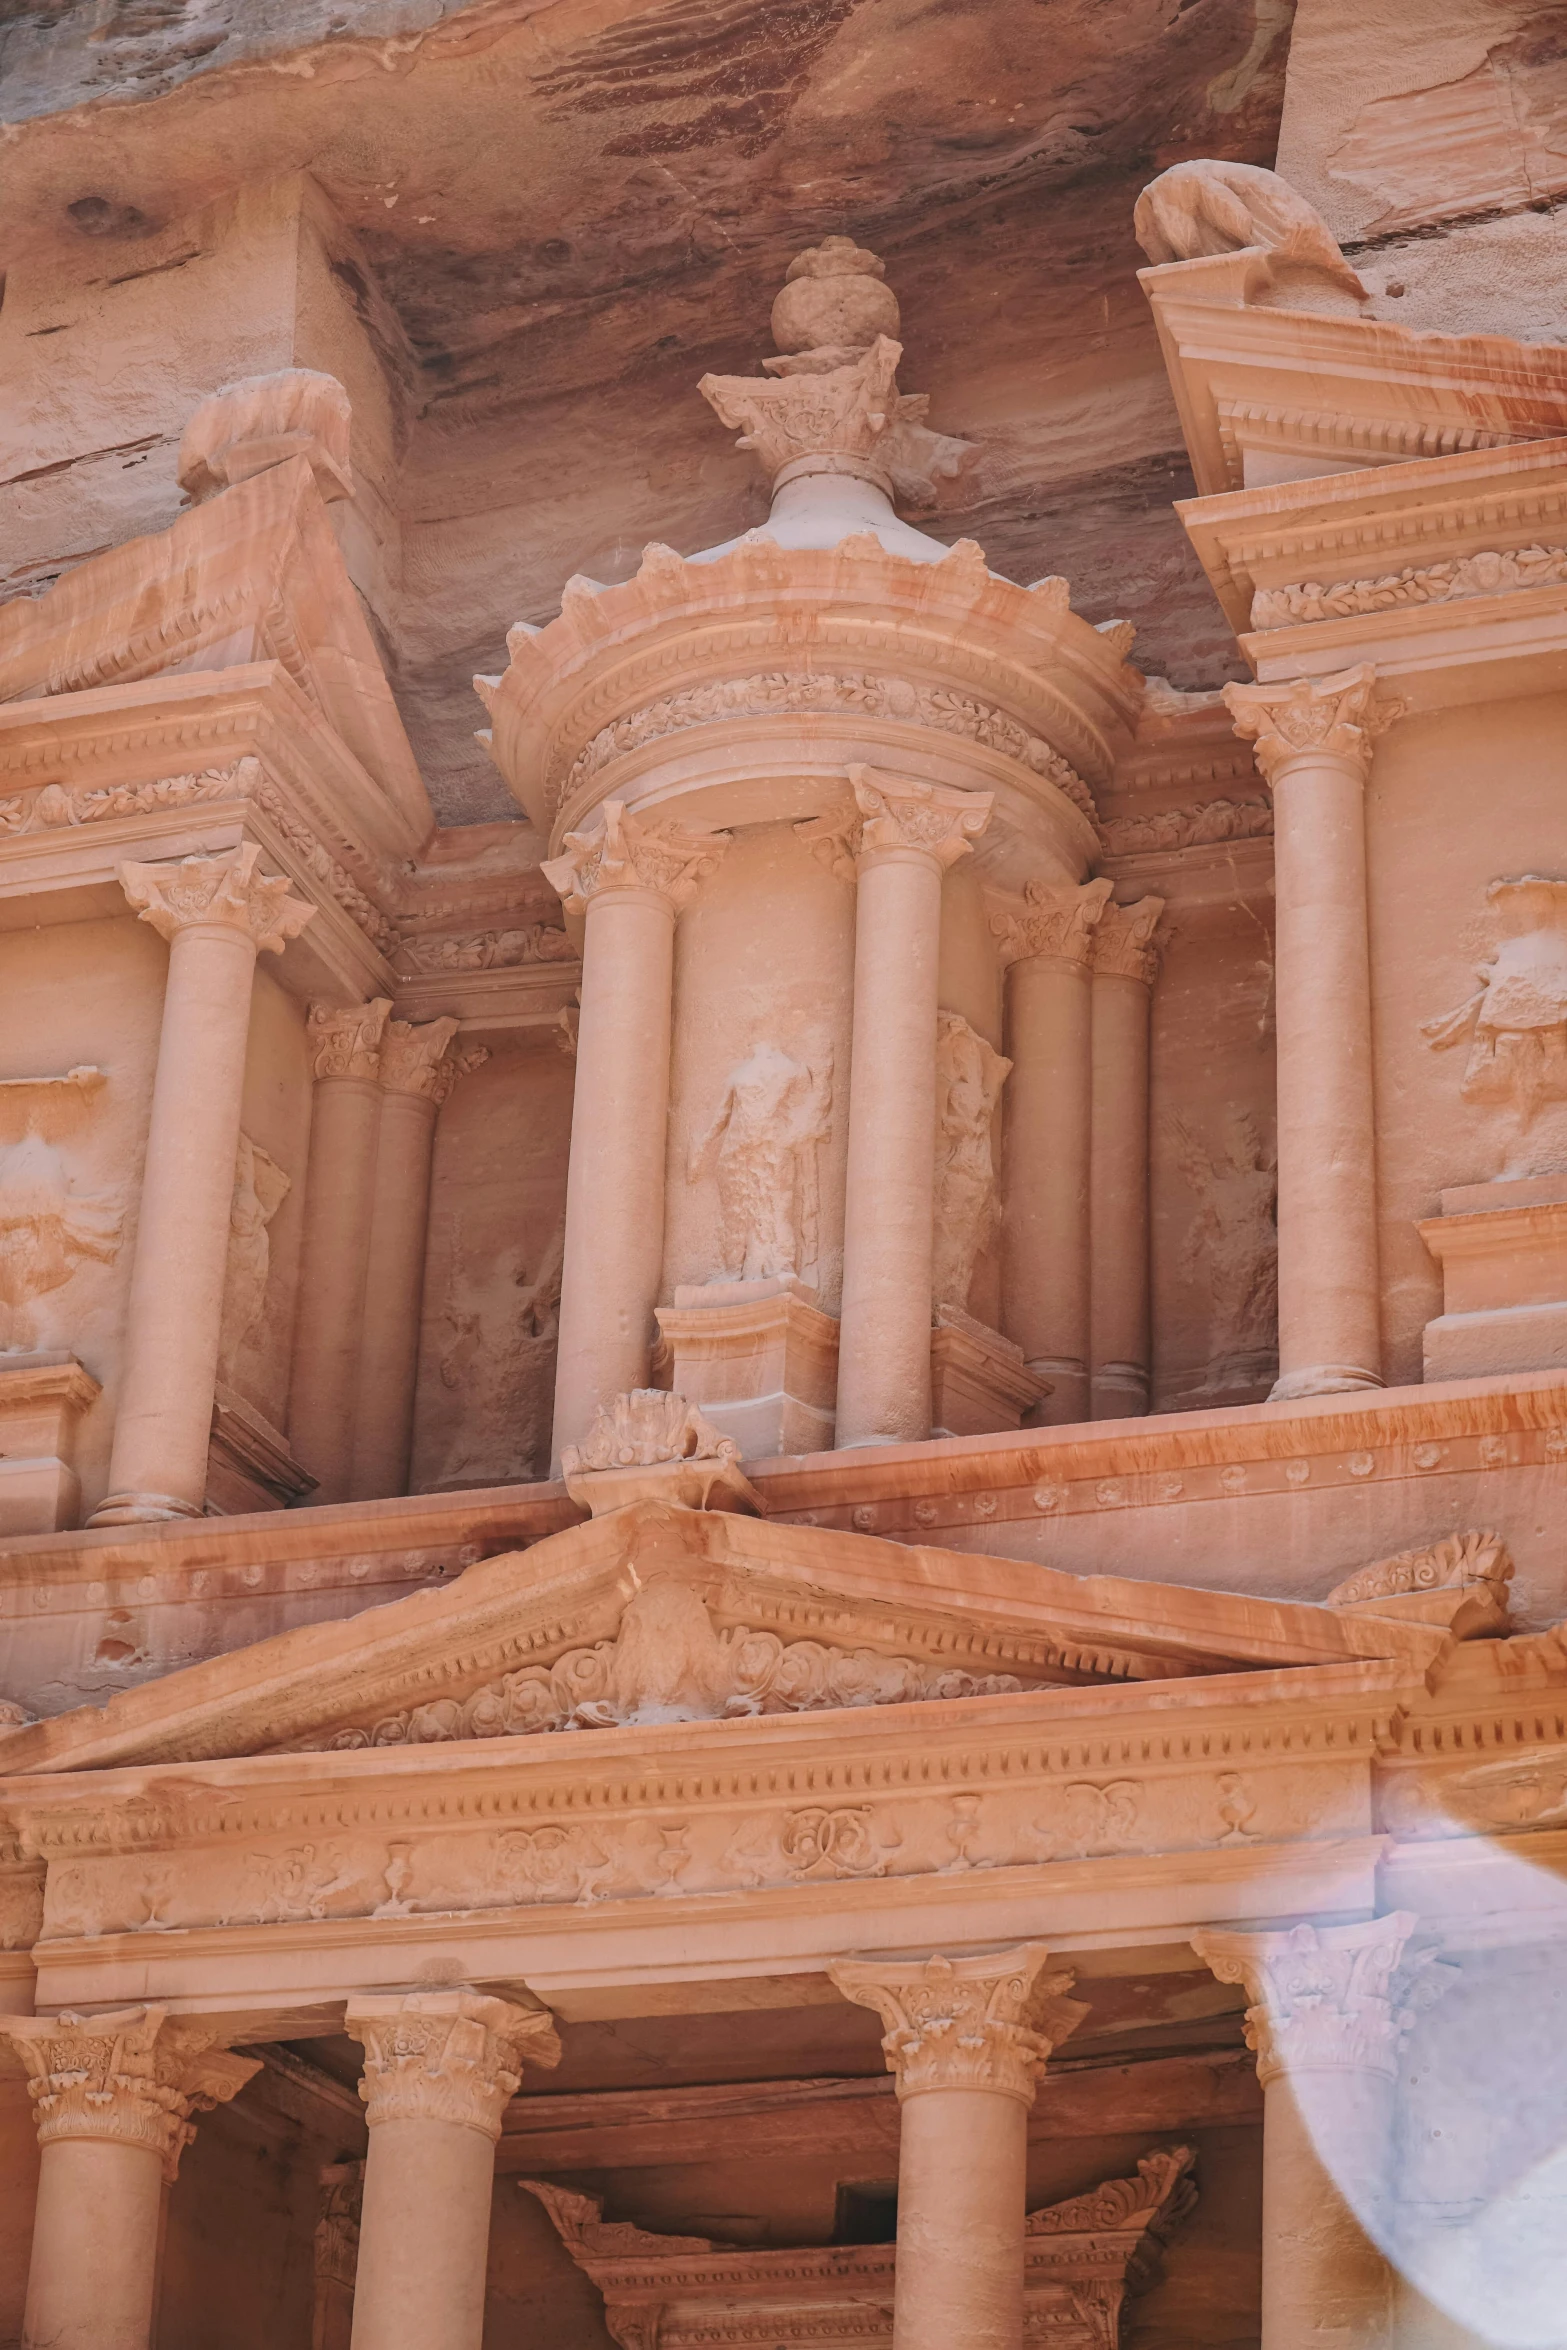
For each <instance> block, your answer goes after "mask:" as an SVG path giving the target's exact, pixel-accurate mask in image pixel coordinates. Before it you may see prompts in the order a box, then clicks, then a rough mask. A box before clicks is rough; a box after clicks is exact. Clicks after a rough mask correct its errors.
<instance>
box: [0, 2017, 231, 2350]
mask: <svg viewBox="0 0 1567 2350" xmlns="http://www.w3.org/2000/svg"><path fill="white" fill-rule="evenodd" d="M0 2036H3V2037H4V2038H5V2039H7V2040H9V2042H10V2043H11V2046H12V2049H13V2050H14V2052H15V2053H16V2055H17V2056H19V2057H20V2059H21V2061H22V2063H23V2064H24V2065H25V2066H26V2068H27V2076H28V2088H29V2091H30V2093H31V2096H32V2100H33V2113H34V2118H35V2119H36V2121H37V2124H38V2141H39V2145H40V2147H41V2149H42V2159H41V2162H40V2165H39V2172H38V2204H37V2211H36V2215H35V2217H34V2220H33V2248H32V2259H31V2263H30V2265H29V2268H28V2272H27V2308H26V2315H25V2317H24V2319H23V2322H22V2340H23V2342H24V2343H25V2344H26V2345H27V2346H28V2350H146V2345H147V2342H148V2340H149V2338H150V2334H151V2328H152V2305H153V2288H154V2283H155V2278H156V2272H157V2260H158V2230H159V2222H160V2217H161V2211H162V2202H163V2186H164V2182H165V2180H169V2179H172V2178H173V2177H174V2174H175V2171H176V2170H177V2168H178V2167H179V2159H180V2154H181V2152H182V2151H183V2149H184V2148H185V2147H186V2146H187V2145H188V2144H189V2143H190V2141H191V2139H192V2138H193V2137H194V2136H195V2134H196V2132H195V2126H194V2124H193V2122H192V2120H191V2115H192V2114H193V2113H210V2112H211V2111H212V2108H213V2107H214V2106H216V2105H222V2104H225V2103H226V2102H227V2100H228V2099H229V2098H230V2097H232V2096H233V2095H234V2094H235V2093H236V2091H237V2090H239V2089H242V2088H243V2087H244V2085H245V2083H246V2082H247V2081H248V2080H249V2079H250V2077H251V2075H252V2073H254V2072H257V2071H258V2070H259V2069H260V2067H259V2064H258V2063H257V2061H256V2060H255V2059H254V2058H251V2057H246V2056H235V2055H233V2054H232V2053H231V2052H230V2051H229V2050H228V2049H226V2048H221V2047H218V2046H217V2045H215V2040H214V2035H213V2034H212V2033H211V2032H210V2031H209V2030H208V2029H206V2028H205V2027H204V2026H203V2025H202V2024H200V2023H199V2022H195V2021H187V2020H185V2019H183V2018H175V2019H173V2020H171V2019H170V2018H169V2015H168V2012H167V2010H166V2009H164V2008H161V2007H125V2008H119V2009H117V2010H115V2011H113V2012H112V2013H109V2014H104V2015H95V2016H78V2015H69V2014H67V2015H58V2016H0Z"/></svg>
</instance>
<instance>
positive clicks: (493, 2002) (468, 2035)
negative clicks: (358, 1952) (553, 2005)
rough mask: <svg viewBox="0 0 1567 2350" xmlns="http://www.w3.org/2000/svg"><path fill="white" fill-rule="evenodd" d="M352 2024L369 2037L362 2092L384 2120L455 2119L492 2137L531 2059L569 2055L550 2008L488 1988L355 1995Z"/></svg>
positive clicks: (356, 2033)
mask: <svg viewBox="0 0 1567 2350" xmlns="http://www.w3.org/2000/svg"><path fill="white" fill-rule="evenodd" d="M344 2028H345V2029H346V2030H347V2031H348V2032H349V2033H350V2035H351V2036H352V2037H353V2038H354V2039H356V2040H359V2041H362V2042H363V2044H364V2051H365V2069H364V2078H363V2079H362V2080H361V2082H360V2084H359V2094H360V2096H361V2097H362V2098H363V2099H364V2101H365V2106H366V2108H367V2118H368V2120H369V2123H370V2126H371V2128H372V2129H374V2127H375V2126H376V2124H377V2123H378V2122H386V2121H435V2122H456V2123H458V2124H460V2125H461V2127H462V2128H464V2129H469V2130H479V2131H481V2132H482V2133H483V2135H484V2136H485V2137H487V2138H490V2139H495V2138H498V2137H499V2136H500V2134H501V2115H502V2114H503V2113H504V2112H505V2110H506V2104H507V2100H508V2099H509V2098H511V2097H514V2096H515V2095H516V2093H517V2090H518V2087H519V2085H520V2083H521V2079H522V2067H523V2064H524V2062H525V2061H526V2062H527V2063H529V2064H536V2065H541V2066H544V2067H549V2066H552V2065H557V2064H559V2062H560V2040H559V2037H558V2035H557V2033H556V2030H555V2023H554V2018H553V2017H552V2016H551V2015H550V2013H549V2010H548V2009H547V2008H542V2007H518V2006H517V2005H516V2004H515V2002H513V2001H512V2000H510V1999H492V1998H489V1997H487V1996H486V1995H485V1994H484V1993H482V1992H479V1991H467V1990H456V1991H410V1992H408V1993H406V1994H398V1993H392V1994H390V1995H388V1996H386V1997H371V1998H363V1999H351V2000H350V2001H349V2003H348V2009H347V2013H346V2015H345V2017H344Z"/></svg>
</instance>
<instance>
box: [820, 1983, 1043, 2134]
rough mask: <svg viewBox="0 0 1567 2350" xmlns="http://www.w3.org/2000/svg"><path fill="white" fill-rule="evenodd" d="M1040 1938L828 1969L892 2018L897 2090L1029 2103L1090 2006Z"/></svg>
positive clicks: (891, 2058)
mask: <svg viewBox="0 0 1567 2350" xmlns="http://www.w3.org/2000/svg"><path fill="white" fill-rule="evenodd" d="M1048 1957H1049V1953H1048V1951H1047V1950H1046V1949H1045V1946H1044V1944H1043V1943H1041V1942H1023V1943H1020V1944H1018V1945H1017V1946H1016V1948H1014V1949H1012V1950H1003V1951H998V1952H995V1953H994V1954H988V1953H987V1954H984V1955H981V1956H980V1957H977V1958H947V1957H945V1956H943V1955H942V1954H941V1953H939V1952H938V1953H937V1955H936V1956H935V1957H934V1958H927V1959H903V1960H897V1959H888V1960H880V1959H863V1958H854V1959H843V1960H840V1962H839V1963H838V1965H836V1966H833V1967H829V1968H828V1970H827V1971H828V1974H829V1975H830V1976H831V1978H832V1980H833V1982H834V1984H835V1985H836V1986H837V1988H838V1989H839V1990H840V1991H841V1992H842V1993H843V1996H844V1997H845V1999H852V2000H854V2001H855V2003H856V2004H857V2005H858V2006H860V2007H873V2008H875V2010H876V2012H877V2014H878V2015H879V2016H880V2017H881V2020H882V2022H883V2023H884V2024H885V2025H886V2027H887V2030H886V2034H885V2036H884V2038H883V2040H882V2048H883V2051H884V2052H885V2054H886V2058H887V2069H888V2070H889V2072H891V2073H893V2074H894V2075H895V2076H896V2079H897V2085H898V2095H899V2096H900V2097H914V2096H917V2095H918V2094H919V2093H920V2091H921V2090H924V2089H985V2090H990V2091H993V2092H994V2093H995V2094H996V2095H997V2096H1000V2097H1016V2098H1019V2099H1021V2101H1022V2102H1023V2103H1024V2104H1025V2105H1031V2104H1032V2103H1033V2100H1034V2089H1035V2086H1036V2084H1037V2082H1038V2079H1039V2076H1040V2074H1041V2073H1042V2072H1043V2071H1044V2069H1045V2065H1046V2063H1047V2062H1048V2061H1049V2058H1050V2053H1051V2051H1052V2049H1054V2048H1056V2047H1058V2046H1059V2045H1060V2043H1061V2042H1062V2041H1063V2040H1064V2039H1065V2038H1066V2037H1067V2035H1068V2033H1070V2032H1072V2031H1075V2030H1076V2028H1077V2026H1078V2024H1080V2023H1081V2021H1082V2019H1083V2017H1084V2016H1085V2015H1086V2014H1087V2013H1088V2010H1087V2008H1086V2007H1085V2006H1084V2005H1083V2004H1082V2002H1081V2001H1080V2000H1076V1999H1068V1998H1067V1997H1066V1996H1065V1994H1066V1993H1067V1992H1068V1991H1070V1989H1071V1988H1072V1983H1073V1980H1074V1978H1073V1974H1072V1970H1071V1969H1070V1968H1069V1967H1067V1968H1063V1969H1062V1970H1061V1971H1060V1972H1059V1973H1056V1974H1044V1973H1042V1972H1041V1969H1042V1968H1043V1967H1044V1966H1045V1964H1046V1962H1047V1960H1048Z"/></svg>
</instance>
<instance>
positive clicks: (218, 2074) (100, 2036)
mask: <svg viewBox="0 0 1567 2350" xmlns="http://www.w3.org/2000/svg"><path fill="white" fill-rule="evenodd" d="M0 2035H3V2037H4V2038H6V2039H7V2040H9V2042H10V2043H11V2046H12V2048H13V2049H14V2050H15V2052H16V2054H17V2055H18V2056H19V2057H20V2058H21V2061H22V2063H23V2064H24V2065H25V2066H26V2068H27V2085H28V2092H29V2094H30V2095H31V2097H32V2100H33V2118H34V2120H35V2121H36V2123H37V2125H38V2142H39V2144H40V2145H41V2146H48V2145H50V2144H52V2143H53V2142H54V2141H55V2140H56V2139H61V2138H111V2139H113V2140H115V2141H116V2143H118V2144H119V2145H122V2146H145V2147H146V2148H147V2149H148V2151H149V2152H150V2153H153V2154H156V2155H157V2157H158V2159H159V2161H160V2162H161V2163H162V2165H163V2172H164V2176H165V2178H168V2179H172V2178H173V2177H174V2175H175V2172H176V2171H177V2170H178V2168H179V2159H180V2155H181V2154H182V2153H183V2151H184V2149H185V2148H186V2147H187V2146H188V2145H189V2144H190V2141H191V2140H192V2138H193V2137H194V2136H195V2135H196V2129H195V2124H194V2123H193V2122H192V2120H191V2118H190V2117H191V2115H192V2114H193V2113H210V2112H211V2111H212V2110H213V2108H214V2107H215V2106H218V2105H226V2104H227V2103H228V2100H229V2099H230V2098H231V2097H233V2096H234V2095H236V2094H237V2092H238V2091H239V2090H241V2089H242V2088H243V2087H244V2086H245V2083H246V2082H247V2081H248V2080H249V2079H250V2077H251V2075H252V2074H253V2073H256V2072H259V2071H260V2069H261V2066H260V2061H259V2059H257V2058H255V2057H249V2056H236V2055H235V2054H234V2052H233V2051H232V2050H231V2049H228V2048H224V2047H221V2046H220V2045H218V2041H217V2035H216V2034H215V2033H214V2032H212V2031H211V2030H209V2029H208V2028H207V2027H206V2026H204V2025H202V2024H200V2023H195V2022H189V2021H186V2020H185V2019H184V2018H182V2017H176V2018H173V2019H171V2018H170V2016H169V2012H168V2010H167V2008H163V2007H122V2008H116V2009H114V2010H112V2011H111V2012H109V2013H106V2014H103V2015H92V2016H83V2015H75V2014H71V2013H69V2012H67V2013H65V2014H62V2015H56V2016H19V2015H12V2016H0Z"/></svg>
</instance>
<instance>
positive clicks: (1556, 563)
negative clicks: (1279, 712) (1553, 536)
mask: <svg viewBox="0 0 1567 2350" xmlns="http://www.w3.org/2000/svg"><path fill="white" fill-rule="evenodd" d="M1564 580H1567V547H1541V546H1532V547H1507V548H1502V549H1500V550H1483V551H1482V552H1481V553H1479V554H1477V555H1463V556H1455V557H1454V558H1453V559H1452V560H1451V561H1450V562H1447V563H1422V564H1414V563H1406V564H1405V566H1404V568H1403V570H1402V571H1386V572H1383V573H1381V574H1380V575H1379V576H1378V577H1376V578H1373V579H1345V580H1340V581H1338V582H1337V583H1336V584H1334V585H1332V586H1325V585H1324V584H1323V582H1322V581H1321V580H1317V579H1306V580H1301V581H1300V582H1298V583H1297V584H1294V585H1291V586H1288V587H1277V588H1259V589H1258V590H1257V593H1256V594H1255V595H1254V596H1253V598H1252V601H1251V624H1252V627H1253V628H1259V629H1260V628H1289V627H1291V626H1293V625H1295V624H1296V623H1298V622H1301V621H1312V620H1348V619H1351V618H1353V617H1355V616H1357V615H1358V614H1361V613H1366V612H1399V611H1404V610H1406V609H1409V608H1412V607H1415V606H1419V605H1422V604H1453V603H1457V602H1459V601H1460V600H1461V599H1462V598H1463V597H1466V596H1504V595H1508V594H1510V593H1511V592H1512V591H1513V590H1515V589H1518V588H1541V587H1559V586H1560V585H1561V584H1562V582H1563V581H1564Z"/></svg>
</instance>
